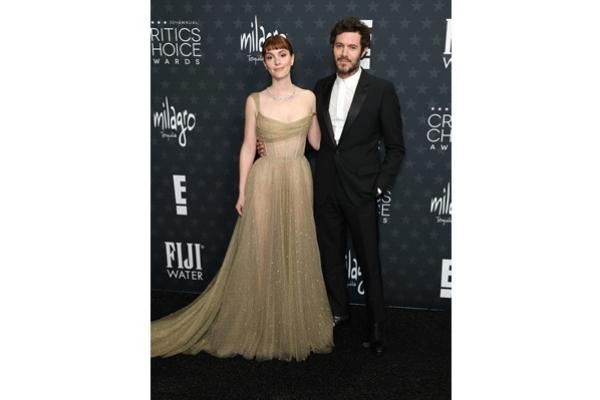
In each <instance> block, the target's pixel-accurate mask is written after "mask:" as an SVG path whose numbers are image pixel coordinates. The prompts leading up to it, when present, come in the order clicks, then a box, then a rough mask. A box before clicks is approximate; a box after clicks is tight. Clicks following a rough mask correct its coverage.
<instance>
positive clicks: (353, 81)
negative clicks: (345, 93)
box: [336, 66, 362, 90]
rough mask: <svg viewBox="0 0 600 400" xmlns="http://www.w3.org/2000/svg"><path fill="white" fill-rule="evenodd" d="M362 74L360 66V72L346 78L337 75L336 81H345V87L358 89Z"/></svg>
mask: <svg viewBox="0 0 600 400" xmlns="http://www.w3.org/2000/svg"><path fill="white" fill-rule="evenodd" d="M361 74H362V68H361V67H360V66H359V67H358V72H356V73H355V74H354V75H352V76H350V77H348V78H346V79H342V78H340V77H339V75H336V81H339V82H338V84H339V83H343V84H344V86H345V87H347V88H351V89H354V90H356V86H357V85H358V80H359V79H360V75H361Z"/></svg>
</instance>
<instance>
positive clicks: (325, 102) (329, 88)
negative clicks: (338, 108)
mask: <svg viewBox="0 0 600 400" xmlns="http://www.w3.org/2000/svg"><path fill="white" fill-rule="evenodd" d="M335 77H336V76H335V75H333V78H331V79H329V81H328V82H327V84H326V86H325V90H324V92H323V100H322V102H321V104H323V109H322V110H321V113H322V114H323V119H324V120H325V126H326V129H327V133H328V134H329V138H330V139H331V143H332V144H333V147H336V146H337V145H336V143H335V136H334V135H333V126H332V125H331V115H329V101H330V100H331V92H332V90H333V84H334V82H335Z"/></svg>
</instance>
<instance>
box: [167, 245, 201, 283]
mask: <svg viewBox="0 0 600 400" xmlns="http://www.w3.org/2000/svg"><path fill="white" fill-rule="evenodd" d="M164 243H165V254H166V257H167V265H166V267H165V269H166V271H167V275H168V276H169V278H172V279H183V280H193V281H201V280H203V275H202V250H203V249H204V246H203V245H202V244H200V243H181V242H164Z"/></svg>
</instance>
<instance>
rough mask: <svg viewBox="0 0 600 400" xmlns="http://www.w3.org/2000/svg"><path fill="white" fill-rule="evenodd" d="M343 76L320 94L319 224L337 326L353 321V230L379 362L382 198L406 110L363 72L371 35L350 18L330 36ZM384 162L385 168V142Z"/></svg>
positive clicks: (398, 156) (394, 166)
mask: <svg viewBox="0 0 600 400" xmlns="http://www.w3.org/2000/svg"><path fill="white" fill-rule="evenodd" d="M330 44H331V46H332V51H333V58H334V61H335V65H336V74H334V75H331V76H328V77H326V78H323V79H321V80H319V81H318V82H317V83H316V85H315V88H314V93H315V96H316V98H317V118H318V121H319V126H320V128H321V132H322V135H321V147H320V149H319V152H318V153H317V164H316V174H315V221H316V225H317V239H318V242H319V250H320V252H321V264H322V268H323V276H324V278H325V284H326V286H327V292H328V295H329V302H330V305H331V311H332V313H333V315H334V323H335V324H338V323H340V322H342V321H344V320H347V319H348V316H349V315H348V299H347V292H346V284H347V282H346V280H347V272H346V267H345V262H344V255H345V253H346V238H347V229H349V231H350V237H351V239H352V244H353V247H354V250H355V253H356V257H357V260H358V264H359V265H360V268H361V271H362V277H363V280H364V284H365V299H366V304H367V315H368V321H369V337H368V340H367V341H366V342H365V343H364V344H365V347H370V349H371V351H372V352H373V353H374V354H375V355H381V354H382V353H383V351H384V347H383V332H382V322H383V321H384V319H385V311H384V302H383V290H382V286H383V285H382V278H381V266H380V261H379V237H378V236H379V230H378V214H377V197H378V196H379V195H381V194H382V193H384V192H385V191H387V190H388V189H390V188H391V186H392V185H393V183H394V181H395V177H396V175H397V173H398V171H399V169H400V164H401V162H402V159H403V157H404V152H405V149H404V141H403V138H402V119H401V114H400V104H399V101H398V97H397V95H396V91H395V89H394V86H393V84H392V83H390V82H388V81H385V80H383V79H380V78H377V77H374V76H373V75H370V74H368V73H367V72H366V71H364V70H362V69H361V67H360V60H361V59H362V58H363V57H364V56H365V54H366V53H367V50H368V48H369V47H370V29H369V27H367V26H366V25H365V24H363V23H362V22H361V21H360V20H359V19H358V18H355V17H347V18H344V19H342V20H341V21H339V22H338V23H337V24H336V25H335V26H334V28H333V29H332V31H331V35H330ZM380 139H383V144H384V146H385V158H384V160H383V162H381V163H380V160H379V152H378V141H379V140H380Z"/></svg>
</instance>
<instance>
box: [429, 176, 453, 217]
mask: <svg viewBox="0 0 600 400" xmlns="http://www.w3.org/2000/svg"><path fill="white" fill-rule="evenodd" d="M429 211H430V212H431V213H432V214H434V215H435V217H436V222H437V223H439V224H442V225H446V224H449V223H451V222H452V199H451V197H450V182H448V185H447V186H446V187H445V188H444V189H442V195H441V196H439V197H434V198H432V199H431V204H430V207H429Z"/></svg>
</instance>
